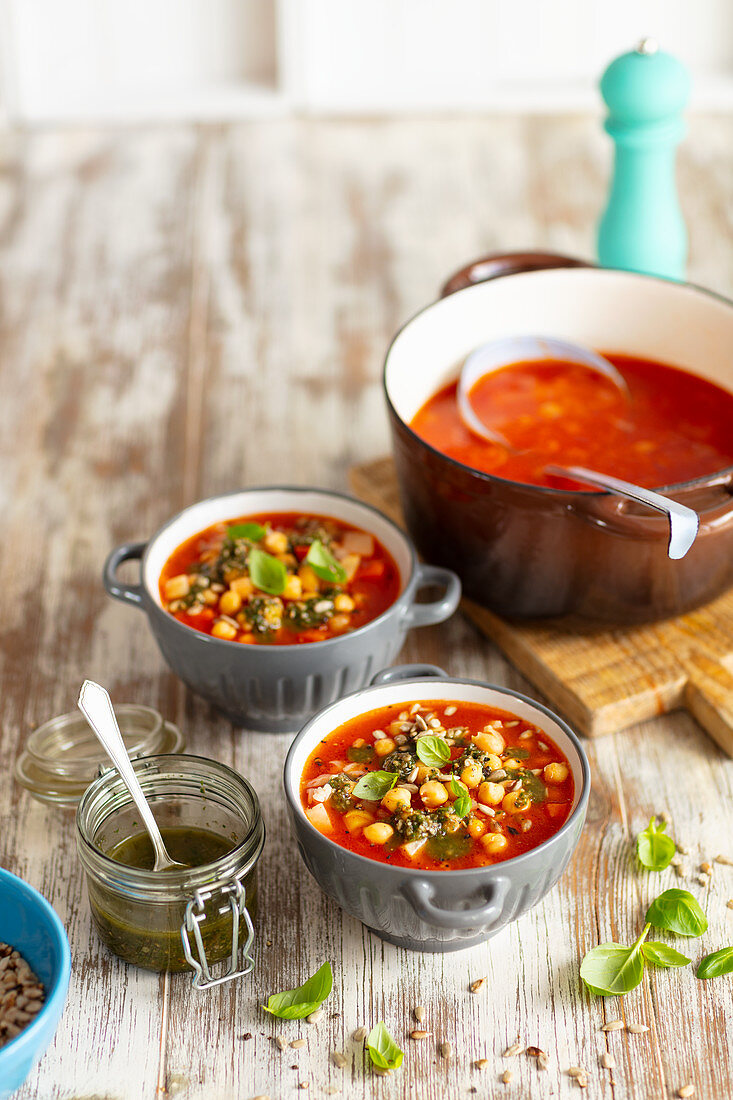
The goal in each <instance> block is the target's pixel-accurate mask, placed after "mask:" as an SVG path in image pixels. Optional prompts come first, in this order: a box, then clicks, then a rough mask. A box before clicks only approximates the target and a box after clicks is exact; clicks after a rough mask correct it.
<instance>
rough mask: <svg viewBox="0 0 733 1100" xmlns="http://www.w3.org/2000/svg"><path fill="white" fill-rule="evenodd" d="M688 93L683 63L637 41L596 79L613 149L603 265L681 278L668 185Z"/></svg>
mask: <svg viewBox="0 0 733 1100" xmlns="http://www.w3.org/2000/svg"><path fill="white" fill-rule="evenodd" d="M689 94H690V77H689V74H688V72H687V69H686V68H685V67H684V65H683V64H682V63H681V62H680V61H678V60H677V58H675V57H672V55H671V54H668V53H663V52H662V51H661V50H659V49H658V47H657V44H656V42H654V41H653V40H651V39H648V38H647V39H644V41H643V42H641V43H640V44H639V46H638V47H637V49H636V50H633V51H632V52H631V53H625V54H622V55H621V57H617V58H616V60H615V61H612V62H611V64H610V65H609V66H608V68H607V69H606V71H605V73H604V74H603V76H602V78H601V95H602V96H603V98H604V100H605V101H606V104H607V105H608V112H609V113H608V118H607V120H606V130H607V131H608V133H609V134H610V135H611V137H612V138H613V140H614V142H615V145H616V155H615V162H614V171H613V181H612V184H611V192H610V195H609V198H608V205H607V207H606V211H605V213H604V215H603V217H602V218H601V222H600V225H599V227H598V259H599V261H600V263H601V264H602V265H603V266H604V267H620V268H623V269H624V270H626V271H642V272H645V273H646V274H649V275H661V276H662V277H664V278H666V279H684V277H685V263H686V260H687V231H686V229H685V223H684V221H683V219H682V213H681V211H680V206H679V201H678V199H677V186H676V182H675V155H676V150H677V145H678V144H679V142H680V140H681V138H682V136H683V134H684V132H685V125H684V122H683V119H682V111H683V110H684V108H685V105H686V103H687V100H688V98H689Z"/></svg>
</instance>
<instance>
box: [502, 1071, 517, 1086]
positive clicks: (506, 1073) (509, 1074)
mask: <svg viewBox="0 0 733 1100" xmlns="http://www.w3.org/2000/svg"><path fill="white" fill-rule="evenodd" d="M513 1076H514V1074H513V1073H512V1071H511V1070H510V1069H505V1070H504V1072H503V1073H502V1075H501V1079H502V1081H503V1083H504V1084H505V1085H508V1084H509V1082H510V1081H511V1079H512V1077H513Z"/></svg>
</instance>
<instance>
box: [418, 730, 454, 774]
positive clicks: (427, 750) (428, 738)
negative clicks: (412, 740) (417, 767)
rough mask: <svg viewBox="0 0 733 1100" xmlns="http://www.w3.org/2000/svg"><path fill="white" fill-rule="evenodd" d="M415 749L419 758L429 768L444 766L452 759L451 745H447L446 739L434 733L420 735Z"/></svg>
mask: <svg viewBox="0 0 733 1100" xmlns="http://www.w3.org/2000/svg"><path fill="white" fill-rule="evenodd" d="M415 751H416V753H417V756H418V759H419V760H421V761H422V763H423V764H426V765H427V766H428V767H429V768H442V766H443V764H447V763H448V761H449V760H450V745H446V743H445V741H444V739H443V738H442V737H437V736H436V735H435V734H434V733H428V734H426V735H425V737H418V739H417V744H416V745H415Z"/></svg>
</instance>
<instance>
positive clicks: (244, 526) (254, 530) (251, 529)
mask: <svg viewBox="0 0 733 1100" xmlns="http://www.w3.org/2000/svg"><path fill="white" fill-rule="evenodd" d="M266 534H267V531H266V530H265V528H264V527H263V526H262V524H261V523H235V524H234V526H233V527H230V528H229V530H228V531H227V538H230V539H231V540H232V542H234V541H235V540H236V539H249V540H250V542H261V541H262V539H263V538H264V537H265V535H266Z"/></svg>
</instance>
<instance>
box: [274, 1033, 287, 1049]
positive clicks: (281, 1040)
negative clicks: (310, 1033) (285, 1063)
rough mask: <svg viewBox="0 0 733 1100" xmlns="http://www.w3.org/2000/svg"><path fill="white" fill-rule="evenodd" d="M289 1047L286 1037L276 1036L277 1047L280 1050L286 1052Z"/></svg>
mask: <svg viewBox="0 0 733 1100" xmlns="http://www.w3.org/2000/svg"><path fill="white" fill-rule="evenodd" d="M287 1045H288V1041H287V1039H286V1038H285V1036H284V1035H276V1036H275V1046H276V1047H277V1048H278V1050H285V1048H286V1046H287Z"/></svg>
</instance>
